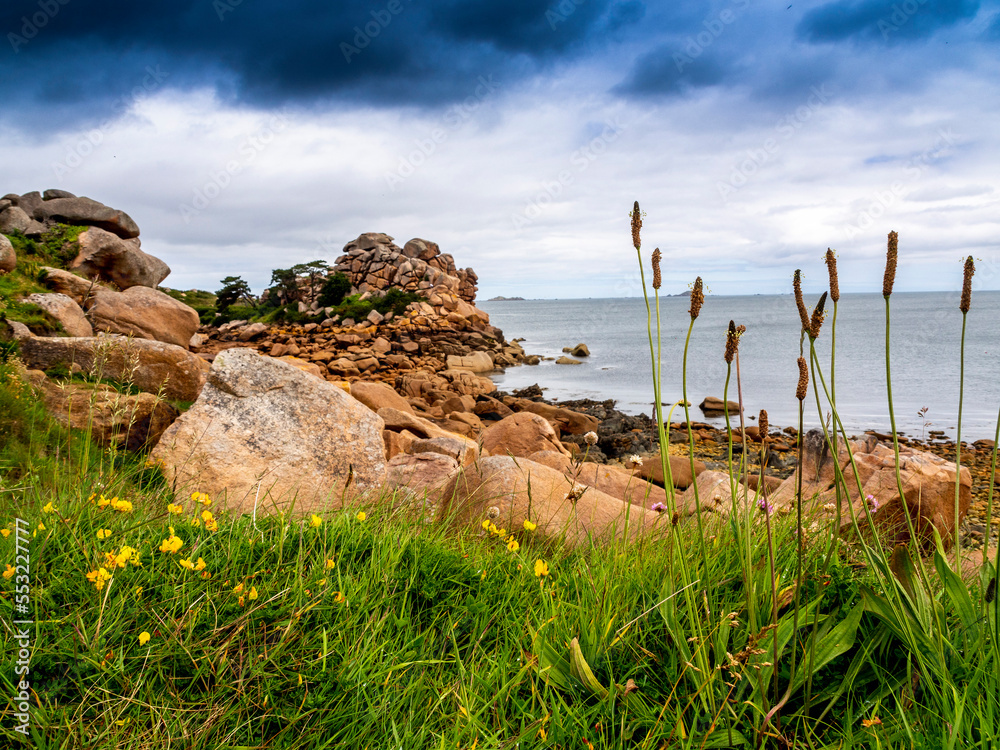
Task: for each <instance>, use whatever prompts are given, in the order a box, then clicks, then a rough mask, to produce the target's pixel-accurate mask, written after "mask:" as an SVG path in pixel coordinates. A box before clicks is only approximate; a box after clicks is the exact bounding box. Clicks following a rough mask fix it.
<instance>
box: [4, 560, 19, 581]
mask: <svg viewBox="0 0 1000 750" xmlns="http://www.w3.org/2000/svg"><path fill="white" fill-rule="evenodd" d="M16 572H17V570H16V569H15V568H12V567H11V566H10V563H7V570H5V571H4V572H3V577H4V578H13V577H14V574H15V573H16Z"/></svg>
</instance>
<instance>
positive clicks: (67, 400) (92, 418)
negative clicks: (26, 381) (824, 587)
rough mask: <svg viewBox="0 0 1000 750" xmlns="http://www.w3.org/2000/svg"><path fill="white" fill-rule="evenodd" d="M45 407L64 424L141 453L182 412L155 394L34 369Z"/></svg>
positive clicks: (33, 379) (34, 381)
mask: <svg viewBox="0 0 1000 750" xmlns="http://www.w3.org/2000/svg"><path fill="white" fill-rule="evenodd" d="M28 375H29V378H30V380H31V383H32V384H33V385H34V386H35V387H36V388H37V389H38V390H39V392H40V393H41V396H42V400H43V402H44V403H45V408H46V409H48V411H49V412H50V413H51V414H52V415H53V416H54V417H55V418H56V419H57V420H58V421H59V422H60V423H62V424H63V425H65V426H67V427H71V428H74V429H79V430H87V431H89V432H90V435H91V437H92V438H93V439H94V440H96V441H97V442H99V443H100V444H101V445H106V446H115V447H117V448H118V449H120V450H127V451H131V452H137V451H142V450H146V449H148V448H152V447H153V446H154V445H155V444H156V441H157V440H159V439H160V436H161V435H162V434H163V432H164V430H166V429H167V428H168V427H169V426H170V425H171V423H172V422H173V421H174V420H175V419H177V415H178V411H177V410H176V409H175V408H174V407H173V406H171V405H170V404H168V403H167V402H165V401H164V400H163V399H161V398H157V397H156V396H154V395H152V394H151V393H119V392H118V391H116V390H115V389H114V388H112V387H111V386H109V385H102V384H95V383H54V382H52V381H51V380H49V379H48V378H47V377H46V376H45V373H44V372H41V371H40V370H31V371H29V373H28Z"/></svg>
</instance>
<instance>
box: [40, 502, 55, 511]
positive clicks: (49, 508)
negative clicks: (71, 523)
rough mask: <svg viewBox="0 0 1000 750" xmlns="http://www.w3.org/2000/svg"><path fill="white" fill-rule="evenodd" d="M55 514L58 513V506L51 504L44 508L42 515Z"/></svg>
mask: <svg viewBox="0 0 1000 750" xmlns="http://www.w3.org/2000/svg"><path fill="white" fill-rule="evenodd" d="M55 512H56V506H54V505H53V504H52V503H51V502H50V503H49V504H48V505H46V506H45V507H44V508H42V513H55Z"/></svg>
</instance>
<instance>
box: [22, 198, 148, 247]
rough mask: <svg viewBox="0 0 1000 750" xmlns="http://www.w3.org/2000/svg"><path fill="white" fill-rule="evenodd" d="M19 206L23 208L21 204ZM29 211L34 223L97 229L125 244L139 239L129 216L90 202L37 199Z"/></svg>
mask: <svg viewBox="0 0 1000 750" xmlns="http://www.w3.org/2000/svg"><path fill="white" fill-rule="evenodd" d="M22 200H23V197H22ZM21 205H22V207H23V205H24V204H23V202H22V204H21ZM33 208H34V210H33V213H32V215H33V216H34V217H35V219H37V220H38V221H46V220H48V221H58V222H61V223H63V224H84V225H86V226H92V227H100V228H101V229H105V230H107V231H109V232H114V233H115V234H116V235H118V236H119V237H121V238H122V239H126V240H127V239H131V238H132V237H138V236H139V226H138V224H136V223H135V222H134V221H133V220H132V217H131V216H129V215H128V214H127V213H125V212H124V211H119V210H118V209H115V208H111V207H110V206H105V205H104V204H103V203H98V202H97V201H95V200H91V199H90V198H53V199H52V200H45V201H43V200H41V197H40V196H39V201H38V204H37V205H35V206H33Z"/></svg>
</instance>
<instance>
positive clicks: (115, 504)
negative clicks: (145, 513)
mask: <svg viewBox="0 0 1000 750" xmlns="http://www.w3.org/2000/svg"><path fill="white" fill-rule="evenodd" d="M111 507H112V508H113V509H114V510H117V511H118V512H119V513H131V512H132V503H130V502H129V501H128V500H119V499H118V498H117V497H116V498H115V499H114V500H112V501H111Z"/></svg>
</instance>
